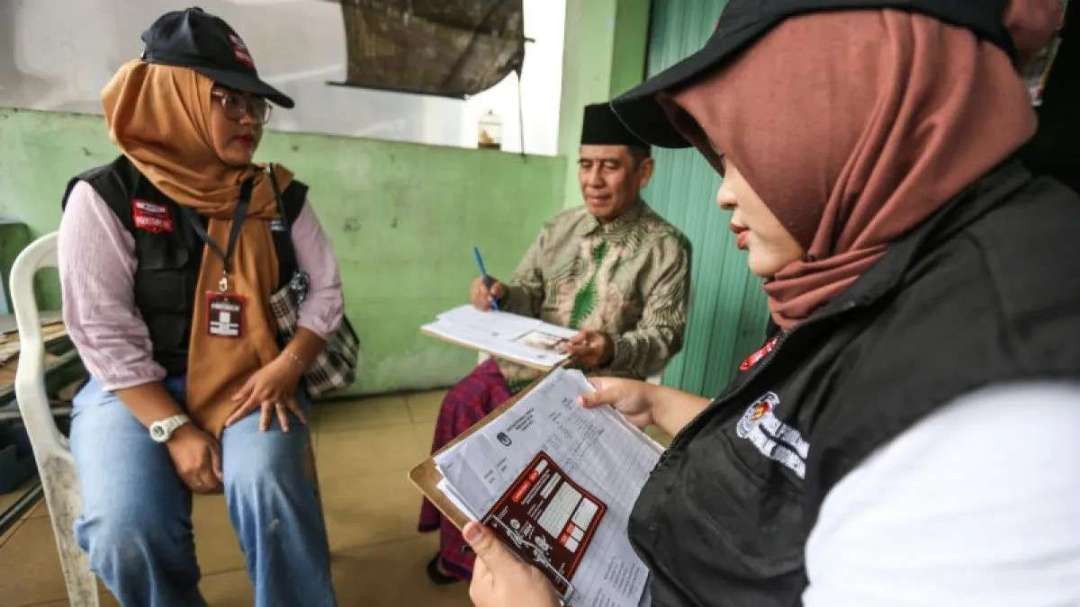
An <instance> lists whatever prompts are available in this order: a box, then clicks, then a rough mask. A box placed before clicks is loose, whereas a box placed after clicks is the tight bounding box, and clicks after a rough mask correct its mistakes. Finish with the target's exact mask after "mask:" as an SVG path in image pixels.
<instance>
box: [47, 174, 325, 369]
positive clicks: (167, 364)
mask: <svg viewBox="0 0 1080 607" xmlns="http://www.w3.org/2000/svg"><path fill="white" fill-rule="evenodd" d="M79 181H85V182H87V183H88V184H90V186H91V187H93V188H94V191H96V192H97V193H98V195H99V196H101V197H102V198H103V199H104V200H105V203H106V204H108V205H109V208H110V209H112V211H113V213H115V214H116V216H117V218H119V219H120V222H121V223H122V224H123V225H124V227H125V228H127V229H128V231H129V232H131V235H132V236H133V237H134V239H135V257H136V260H137V266H136V269H135V306H136V308H138V310H139V314H140V315H141V316H142V319H143V322H145V323H146V327H147V329H149V331H150V341H151V343H153V348H154V360H155V361H156V362H157V363H158V364H160V365H161V366H162V367H164V368H165V370H166V372H168V374H169V375H183V374H184V373H185V372H186V371H187V353H188V338H189V337H190V335H191V319H192V315H193V313H194V306H195V301H196V293H195V288H196V283H197V282H198V278H199V265H200V264H201V262H202V256H203V253H204V250H205V249H206V245H205V244H204V243H203V242H202V240H200V239H199V237H198V235H197V234H196V233H195V230H194V229H193V228H192V227H191V225H190V224H189V223H188V222H187V221H186V220H185V218H184V215H183V214H181V213H180V208H179V206H178V205H177V204H176V203H175V202H173V200H172V199H171V198H169V197H168V196H166V195H165V194H163V193H161V192H160V191H159V190H158V189H157V188H156V187H154V185H153V184H152V183H150V180H149V179H146V178H145V177H143V176H142V174H141V173H140V172H139V170H138V169H137V168H135V166H134V165H133V164H131V162H130V161H128V159H127V158H126V157H125V156H123V155H121V156H119V157H118V158H117V159H116V160H114V161H113V162H111V163H109V164H106V165H103V166H100V167H97V168H94V169H90V170H89V171H87V172H85V173H83V174H81V175H78V176H77V177H73V178H72V179H71V180H70V181H69V182H68V186H67V190H66V191H65V192H64V198H63V203H62V205H63V206H66V205H67V200H68V195H69V194H71V189H72V188H73V187H75V184H76V183H77V182H79ZM306 197H307V186H306V185H304V184H303V183H301V182H299V181H295V180H294V181H293V182H292V183H290V184H289V187H288V188H286V190H285V191H284V192H283V193H282V199H283V202H284V207H285V215H286V222H285V223H282V222H280V221H278V220H274V221H272V222H270V224H271V225H270V229H271V235H272V236H273V239H274V249H275V252H276V253H277V258H278V288H280V287H281V286H283V285H285V284H286V283H287V282H288V281H289V279H290V278H291V277H292V275H293V272H294V270H295V269H296V261H295V255H294V253H293V248H292V243H291V241H290V238H291V234H290V232H289V226H291V225H292V223H293V221H294V220H295V219H296V217H297V215H299V214H300V210H301V209H302V208H303V206H304V201H305V200H306ZM140 205H141V206H140ZM147 205H149V206H147ZM137 207H138V208H137ZM148 209H149V210H148ZM204 221H205V220H204ZM86 237H87V238H93V237H94V235H93V234H87V235H86Z"/></svg>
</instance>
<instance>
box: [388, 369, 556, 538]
mask: <svg viewBox="0 0 1080 607" xmlns="http://www.w3.org/2000/svg"><path fill="white" fill-rule="evenodd" d="M567 362H568V361H563V363H562V364H559V365H556V366H555V367H552V368H551V369H549V370H548V371H547V373H544V374H543V375H542V376H540V377H538V378H536V379H535V380H533V382H532V383H531V384H529V385H528V386H526V387H525V389H523V390H522V391H521V392H518V393H517V394H515V395H514V396H512V397H510V399H508V400H507V401H506V402H505V403H503V404H501V405H499V406H498V407H495V409H493V410H492V411H491V413H488V414H487V415H485V416H484V417H482V418H480V421H478V422H476V423H475V424H473V425H472V427H470V428H469V429H468V430H466V431H464V432H462V433H461V434H460V435H458V437H457V438H455V439H454V440H452V441H450V442H449V443H447V444H446V445H444V446H443V448H442V449H439V450H438V451H436V452H435V453H434V454H432V455H431V456H430V457H428V458H427V459H426V460H424V461H423V462H421V463H420V464H419V465H417V466H416V467H415V468H413V469H412V470H410V471H409V481H410V482H412V484H413V486H415V487H416V488H417V489H418V490H419V491H420V493H422V494H423V495H424V497H426V498H427V499H428V501H430V502H431V503H432V504H434V505H435V508H436V509H437V510H438V511H439V512H441V513H442V515H443V516H445V517H446V518H447V520H449V521H450V522H451V523H453V524H454V526H455V527H457V528H458V529H459V530H460V529H463V528H464V527H465V525H466V524H467V523H468V522H469V521H470V520H472V519H470V518H469V517H468V515H466V514H465V513H464V512H462V511H461V510H459V509H458V507H457V506H455V505H454V503H453V502H452V501H450V498H448V497H446V495H445V494H444V493H443V492H442V491H439V488H438V484H439V482H440V481H442V480H443V475H442V473H441V472H439V469H438V467H436V465H435V456H437V455H438V454H440V453H442V452H443V451H446V450H447V449H449V448H451V447H453V446H454V445H456V444H458V443H460V442H461V441H463V440H465V439H466V438H468V437H469V436H470V435H472V434H473V433H474V432H476V431H477V430H479V429H481V428H483V427H484V426H486V425H488V424H489V423H491V422H492V421H493V420H494V419H496V418H498V417H499V416H500V415H502V414H503V413H504V412H506V410H507V409H509V408H510V407H513V406H514V404H515V403H517V402H518V401H519V400H521V399H522V398H524V397H525V395H526V394H528V393H529V392H531V391H532V390H533V388H535V387H536V386H537V384H539V383H540V382H541V381H543V380H544V378H546V377H547V376H548V375H550V374H551V372H552V371H554V370H555V369H558V368H561V367H564V366H566V364H567Z"/></svg>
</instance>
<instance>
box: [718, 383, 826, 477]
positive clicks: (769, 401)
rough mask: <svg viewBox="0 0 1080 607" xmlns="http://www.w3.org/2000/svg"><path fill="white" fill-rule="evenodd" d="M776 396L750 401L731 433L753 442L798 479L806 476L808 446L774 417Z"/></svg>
mask: <svg viewBox="0 0 1080 607" xmlns="http://www.w3.org/2000/svg"><path fill="white" fill-rule="evenodd" d="M779 405H780V397H779V396H777V395H776V393H775V392H766V393H765V394H763V395H762V396H761V397H760V398H758V399H757V400H755V401H754V403H753V404H751V405H750V406H749V407H747V409H746V413H743V416H742V418H741V419H740V420H739V423H738V424H736V425H735V434H737V435H738V436H739V438H745V439H746V440H748V441H750V442H751V443H753V445H754V446H755V447H757V449H758V451H760V452H761V454H762V455H764V456H765V457H767V458H769V459H771V460H773V461H777V462H780V463H781V464H783V465H785V466H787V467H788V468H790V469H791V471H792V472H794V473H795V474H797V475H798V476H799V478H805V477H806V456H807V455H809V454H810V443H808V442H806V441H805V440H803V437H802V434H800V433H799V431H798V430H796V429H795V428H792V427H791V426H789V425H787V424H785V423H784V422H782V421H780V419H779V418H778V417H776V407H778V406H779Z"/></svg>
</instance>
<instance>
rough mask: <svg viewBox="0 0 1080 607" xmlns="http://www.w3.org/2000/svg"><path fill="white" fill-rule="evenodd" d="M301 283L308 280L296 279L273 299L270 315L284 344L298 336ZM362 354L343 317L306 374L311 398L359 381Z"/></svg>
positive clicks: (358, 342)
mask: <svg viewBox="0 0 1080 607" xmlns="http://www.w3.org/2000/svg"><path fill="white" fill-rule="evenodd" d="M297 274H300V273H299V272H298V273H297ZM298 282H300V283H302V282H306V281H297V280H295V279H294V280H292V281H290V282H289V284H287V285H285V286H284V287H282V288H281V289H279V290H278V291H277V292H275V293H274V294H273V295H271V296H270V312H271V313H272V314H273V316H274V322H275V323H276V324H277V333H278V339H279V340H280V343H283V344H286V343H289V340H290V339H292V338H293V335H295V334H296V323H297V319H298V318H299V309H300V302H301V301H302V300H303V296H302V295H301V293H302V292H301V291H299V290H297V289H296V288H295V287H296V284H297V283H298ZM359 354H360V339H359V338H358V337H357V336H356V331H354V330H353V327H352V323H350V322H349V319H348V318H345V317H342V319H341V326H340V327H338V330H337V331H335V332H334V334H333V335H331V336H330V337H329V338H328V339H327V340H326V347H325V348H323V351H322V352H320V353H319V355H318V356H316V357H315V360H313V361H312V362H311V366H309V367H308V369H307V371H305V372H304V386H305V387H306V389H307V393H308V396H311V397H312V398H316V397H318V396H321V395H323V394H325V393H327V392H330V391H331V390H336V389H338V388H344V387H346V386H348V385H350V384H352V383H353V382H354V381H356V363H357V358H358V357H359Z"/></svg>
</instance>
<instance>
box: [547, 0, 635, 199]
mask: <svg viewBox="0 0 1080 607" xmlns="http://www.w3.org/2000/svg"><path fill="white" fill-rule="evenodd" d="M649 5H650V1H649V0H567V2H566V29H565V37H564V42H563V81H562V98H561V100H560V113H559V153H560V154H562V155H563V156H564V157H565V158H566V163H567V170H566V181H565V185H564V192H565V194H564V199H565V203H566V206H567V207H573V206H577V205H580V204H581V190H580V188H579V186H578V181H577V153H578V143H579V142H580V139H581V113H582V110H583V109H584V107H585V106H586V105H587V104H590V103H598V102H601V101H607V100H609V99H611V98H612V97H613V96H615V95H616V94H618V93H620V92H622V91H623V90H625V89H627V88H630V87H631V86H633V85H634V84H636V83H638V82H640V81H641V78H642V75H643V74H644V73H645V48H646V43H647V41H648V29H649Z"/></svg>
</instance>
